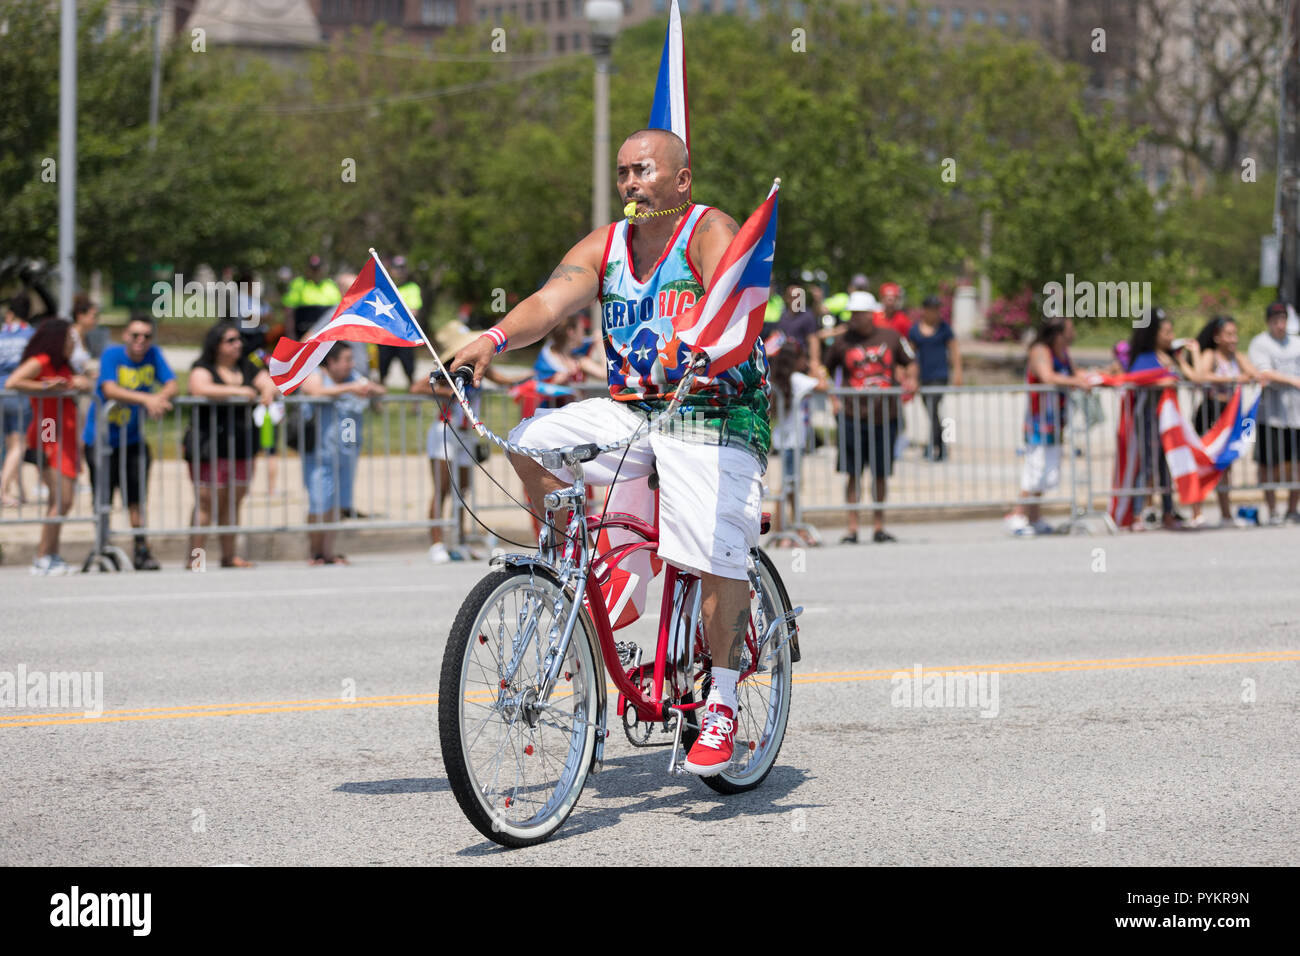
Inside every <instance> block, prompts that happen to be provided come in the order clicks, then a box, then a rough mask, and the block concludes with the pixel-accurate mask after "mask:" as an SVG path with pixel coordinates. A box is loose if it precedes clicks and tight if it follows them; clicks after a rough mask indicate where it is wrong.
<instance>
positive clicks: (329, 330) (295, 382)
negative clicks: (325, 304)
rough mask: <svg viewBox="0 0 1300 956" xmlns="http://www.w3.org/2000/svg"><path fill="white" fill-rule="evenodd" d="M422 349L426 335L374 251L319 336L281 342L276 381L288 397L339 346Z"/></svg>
mask: <svg viewBox="0 0 1300 956" xmlns="http://www.w3.org/2000/svg"><path fill="white" fill-rule="evenodd" d="M340 341H344V342H373V343H375V344H376V345H408V346H409V345H422V344H424V343H425V342H426V339H425V337H424V332H423V331H422V330H421V329H420V326H419V325H418V324H417V323H416V321H415V317H414V316H413V315H411V311H410V309H408V308H407V307H406V304H405V303H404V302H403V301H402V297H401V296H400V295H398V293H397V288H396V286H394V285H393V280H392V278H391V277H390V276H389V275H388V270H386V269H385V268H384V266H383V263H382V262H380V261H379V257H378V256H377V255H375V253H374V252H373V251H372V252H371V254H370V259H369V261H367V262H366V265H365V267H364V268H363V269H362V270H361V273H360V274H359V275H358V276H357V278H356V281H355V282H353V283H352V285H351V286H350V287H349V288H348V292H347V295H345V296H344V297H343V301H342V302H340V303H339V305H338V308H337V309H335V310H334V314H333V315H332V316H331V317H330V320H329V322H327V323H326V324H325V325H324V326H323V327H322V328H321V330H320V331H319V332H317V333H316V334H315V335H312V336H311V337H309V338H308V339H307V340H306V341H305V342H295V341H294V340H293V339H290V338H282V339H280V341H278V342H277V343H276V345H275V351H274V352H273V353H272V354H271V361H270V363H269V370H270V373H271V381H273V382H275V386H276V388H278V389H279V390H280V391H281V392H283V393H284V394H285V395H288V394H289V393H290V392H292V391H294V389H296V388H297V387H298V386H299V385H301V384H302V383H303V381H304V380H305V379H306V378H307V376H308V375H310V374H311V373H312V372H313V371H315V369H316V366H318V365H320V363H321V362H322V361H323V360H324V358H325V356H326V354H328V353H329V350H330V349H331V348H333V347H334V343H335V342H340Z"/></svg>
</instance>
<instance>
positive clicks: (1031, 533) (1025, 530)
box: [1011, 523, 1038, 538]
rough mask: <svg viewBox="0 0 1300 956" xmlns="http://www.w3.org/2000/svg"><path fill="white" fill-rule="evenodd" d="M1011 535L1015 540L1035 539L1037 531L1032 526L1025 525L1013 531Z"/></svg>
mask: <svg viewBox="0 0 1300 956" xmlns="http://www.w3.org/2000/svg"><path fill="white" fill-rule="evenodd" d="M1011 534H1012V536H1013V537H1016V538H1036V537H1038V529H1036V528H1035V527H1034V526H1033V525H1031V524H1028V523H1026V524H1024V525H1022V526H1021V527H1019V528H1017V529H1016V530H1015V531H1013V532H1011Z"/></svg>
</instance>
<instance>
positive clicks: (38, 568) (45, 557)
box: [5, 319, 91, 575]
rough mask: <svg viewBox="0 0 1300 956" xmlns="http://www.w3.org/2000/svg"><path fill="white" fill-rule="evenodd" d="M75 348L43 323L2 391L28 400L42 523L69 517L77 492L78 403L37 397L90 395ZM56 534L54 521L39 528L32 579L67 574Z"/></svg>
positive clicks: (60, 323)
mask: <svg viewBox="0 0 1300 956" xmlns="http://www.w3.org/2000/svg"><path fill="white" fill-rule="evenodd" d="M74 345H75V343H74V341H73V336H72V328H71V326H70V324H69V323H68V322H66V321H64V320H63V319H46V320H45V321H44V322H42V323H41V324H40V325H38V326H37V327H36V330H35V332H33V333H32V337H31V339H30V340H29V341H28V343H27V347H26V348H25V349H24V350H23V355H22V363H21V364H20V365H19V366H18V368H17V369H15V370H14V372H13V374H11V375H10V376H9V378H8V380H7V381H6V382H5V388H10V389H13V390H14V391H17V392H27V393H29V394H31V395H32V396H33V397H32V399H31V403H32V420H31V424H30V425H28V427H27V447H28V448H32V449H38V451H39V453H40V456H41V457H40V459H39V460H40V465H41V480H42V481H44V482H45V487H46V490H47V491H48V493H49V507H48V509H47V511H46V517H47V518H52V519H57V518H62V517H63V516H64V515H66V514H67V513H68V511H69V510H70V509H71V508H72V501H73V497H74V495H75V494H76V490H77V472H78V471H80V470H81V448H80V444H79V442H78V441H77V403H76V401H75V400H74V399H73V398H72V397H71V396H70V395H65V396H61V397H44V396H42V397H39V398H38V397H36V396H38V395H42V393H44V392H49V391H51V390H54V389H58V390H73V391H90V388H91V383H90V380H89V379H87V378H86V377H85V376H83V375H78V374H77V373H76V372H75V371H73V368H72V365H71V362H70V360H71V358H72V351H73V348H74ZM61 528H62V525H61V524H60V523H59V522H58V521H51V522H49V523H48V524H45V525H43V526H42V528H41V540H40V544H39V546H38V547H37V550H36V560H35V561H34V562H33V563H32V574H38V575H46V574H67V573H68V572H69V571H70V570H71V568H70V567H69V566H68V563H67V562H66V561H64V560H63V559H62V558H61V557H59V531H60V530H61Z"/></svg>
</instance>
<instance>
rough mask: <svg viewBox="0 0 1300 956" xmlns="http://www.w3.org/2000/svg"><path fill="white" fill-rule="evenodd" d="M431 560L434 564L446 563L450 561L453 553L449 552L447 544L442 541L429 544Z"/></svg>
mask: <svg viewBox="0 0 1300 956" xmlns="http://www.w3.org/2000/svg"><path fill="white" fill-rule="evenodd" d="M429 560H430V561H432V562H433V563H434V564H446V563H447V562H448V561H450V560H451V555H450V554H449V553H448V552H447V546H446V545H445V544H443V543H442V542H441V541H440V542H438V543H437V544H431V545H429Z"/></svg>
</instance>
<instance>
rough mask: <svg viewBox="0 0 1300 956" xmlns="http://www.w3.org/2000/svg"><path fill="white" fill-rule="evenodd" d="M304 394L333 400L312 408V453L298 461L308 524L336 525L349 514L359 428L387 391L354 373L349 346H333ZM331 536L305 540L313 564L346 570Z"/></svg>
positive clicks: (306, 383)
mask: <svg viewBox="0 0 1300 956" xmlns="http://www.w3.org/2000/svg"><path fill="white" fill-rule="evenodd" d="M302 390H303V392H304V393H305V394H307V395H310V396H313V397H315V398H330V399H333V401H331V402H330V403H329V404H326V405H312V406H311V408H312V413H313V417H314V418H315V421H316V447H315V448H314V449H313V450H312V451H309V452H306V453H305V454H304V455H303V456H302V477H303V481H304V482H305V483H306V485H307V501H308V504H307V523H308V524H325V523H333V522H337V521H338V520H340V518H341V517H342V513H343V512H346V511H352V510H353V503H352V486H353V480H354V479H355V477H356V473H357V462H358V461H359V460H360V456H361V448H362V445H363V444H364V442H363V440H362V438H363V432H362V424H363V422H364V416H365V412H366V405H367V404H368V402H369V399H370V398H371V397H372V396H376V395H383V394H384V393H385V391H386V389H385V388H384V387H383V386H382V385H378V384H376V383H374V382H372V381H370V380H369V379H368V378H366V377H365V376H364V375H362V374H361V373H360V372H358V371H357V370H356V364H355V358H354V356H353V351H352V346H351V345H350V344H349V343H347V342H337V343H335V345H334V347H333V348H331V349H330V350H329V353H328V354H327V355H326V356H325V361H324V362H322V363H321V365H320V367H319V368H318V369H317V370H316V371H315V372H313V373H312V374H311V375H310V376H308V377H307V380H306V381H304V382H303V383H302ZM334 535H335V532H333V531H313V532H311V533H310V534H309V535H308V540H309V542H310V545H311V555H312V557H311V563H312V564H313V565H320V564H347V563H348V561H347V558H345V557H344V556H343V555H341V554H338V553H337V552H335V550H334Z"/></svg>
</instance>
